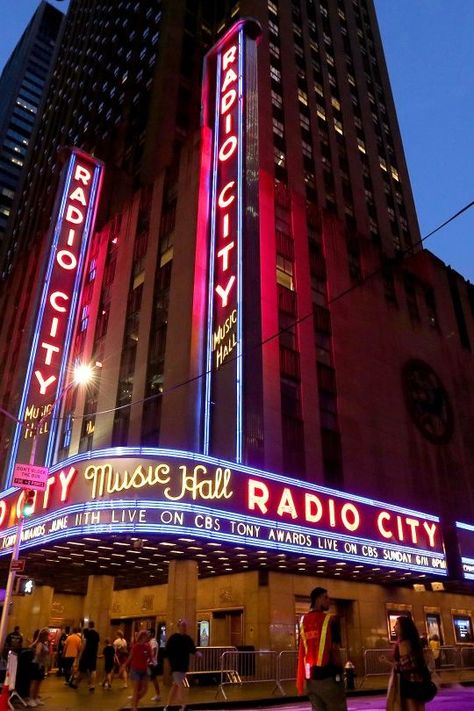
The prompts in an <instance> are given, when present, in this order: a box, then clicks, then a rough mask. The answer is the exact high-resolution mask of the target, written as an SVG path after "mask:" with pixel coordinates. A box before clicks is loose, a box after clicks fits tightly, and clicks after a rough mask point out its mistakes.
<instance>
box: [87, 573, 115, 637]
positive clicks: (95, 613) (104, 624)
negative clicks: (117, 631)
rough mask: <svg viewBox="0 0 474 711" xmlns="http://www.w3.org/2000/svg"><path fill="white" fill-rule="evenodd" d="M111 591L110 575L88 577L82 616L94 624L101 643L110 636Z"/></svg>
mask: <svg viewBox="0 0 474 711" xmlns="http://www.w3.org/2000/svg"><path fill="white" fill-rule="evenodd" d="M113 590H114V578H113V577H112V576H111V575H89V578H88V580H87V593H86V597H85V599H84V608H83V614H82V616H83V618H84V619H87V620H93V621H94V622H95V629H96V630H97V632H98V633H99V635H100V641H101V643H102V642H103V641H104V639H105V638H106V637H108V636H109V634H110V608H111V607H112V593H113Z"/></svg>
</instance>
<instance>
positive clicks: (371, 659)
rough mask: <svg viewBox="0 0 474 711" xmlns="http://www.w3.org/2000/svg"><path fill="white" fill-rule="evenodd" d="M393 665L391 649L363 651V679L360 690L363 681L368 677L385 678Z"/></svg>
mask: <svg viewBox="0 0 474 711" xmlns="http://www.w3.org/2000/svg"><path fill="white" fill-rule="evenodd" d="M392 663H393V649H392V647H387V648H386V649H366V650H365V651H364V679H363V680H362V682H361V685H360V686H361V688H362V686H363V684H364V681H365V679H367V677H369V676H385V675H388V674H390V672H391V670H392Z"/></svg>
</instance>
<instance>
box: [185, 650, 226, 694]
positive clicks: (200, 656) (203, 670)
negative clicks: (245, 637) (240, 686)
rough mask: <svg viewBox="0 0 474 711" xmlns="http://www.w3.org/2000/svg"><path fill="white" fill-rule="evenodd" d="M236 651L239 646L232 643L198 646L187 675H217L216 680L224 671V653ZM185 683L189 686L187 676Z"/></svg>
mask: <svg viewBox="0 0 474 711" xmlns="http://www.w3.org/2000/svg"><path fill="white" fill-rule="evenodd" d="M236 651H237V648H236V647H233V646H230V645H228V646H221V647H196V654H195V655H193V656H192V657H191V660H190V664H189V671H188V672H187V677H188V676H193V675H194V676H197V675H206V674H207V675H208V676H211V675H215V677H216V680H217V679H219V680H220V679H221V673H222V663H221V660H222V655H223V654H225V653H226V652H236ZM216 683H217V681H216ZM184 684H185V686H189V680H188V679H187V678H186V679H185V681H184Z"/></svg>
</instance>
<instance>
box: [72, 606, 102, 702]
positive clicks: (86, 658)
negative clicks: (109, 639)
mask: <svg viewBox="0 0 474 711" xmlns="http://www.w3.org/2000/svg"><path fill="white" fill-rule="evenodd" d="M94 628H95V624H94V622H93V621H92V620H89V623H88V626H87V627H86V629H85V630H83V633H82V636H83V638H84V639H83V642H82V649H81V652H80V655H79V673H78V675H77V677H76V678H75V679H74V681H73V682H72V683H70V684H69V686H72V688H73V689H77V687H78V686H79V683H80V681H81V679H82V678H83V676H85V675H86V674H87V677H88V680H89V691H91V692H93V691H95V677H96V669H97V653H98V651H99V641H100V637H99V633H98V632H97V630H95V629H94Z"/></svg>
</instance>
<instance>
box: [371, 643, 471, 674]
mask: <svg viewBox="0 0 474 711" xmlns="http://www.w3.org/2000/svg"><path fill="white" fill-rule="evenodd" d="M392 662H393V649H392V648H391V647H387V648H385V649H366V650H365V652H364V679H367V678H368V677H370V676H382V675H384V674H389V673H390V670H391V667H392ZM436 668H437V671H443V670H444V671H450V670H452V671H462V670H463V669H474V647H473V646H472V645H471V646H469V647H462V646H459V647H450V646H445V647H441V648H440V654H439V659H438V664H437V667H436Z"/></svg>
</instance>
